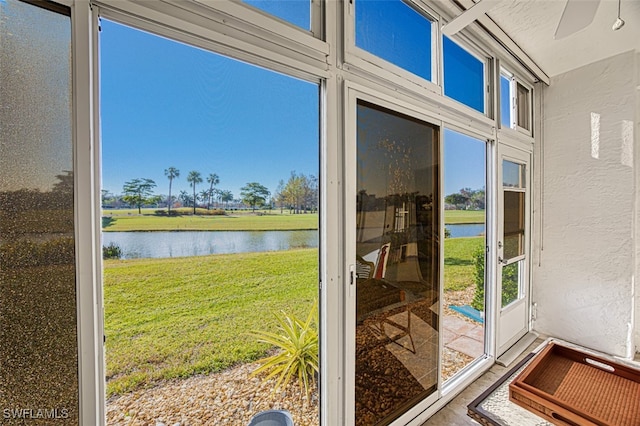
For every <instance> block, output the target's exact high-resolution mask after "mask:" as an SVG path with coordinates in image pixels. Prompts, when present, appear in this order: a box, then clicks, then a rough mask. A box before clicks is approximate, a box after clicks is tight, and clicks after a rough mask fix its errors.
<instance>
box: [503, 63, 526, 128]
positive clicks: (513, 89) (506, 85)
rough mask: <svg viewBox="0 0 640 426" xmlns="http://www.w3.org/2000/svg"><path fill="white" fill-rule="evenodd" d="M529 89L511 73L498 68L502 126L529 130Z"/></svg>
mask: <svg viewBox="0 0 640 426" xmlns="http://www.w3.org/2000/svg"><path fill="white" fill-rule="evenodd" d="M531 100H532V97H531V89H530V88H528V87H527V86H525V85H524V83H523V82H521V81H520V80H519V79H518V78H517V77H515V76H514V75H513V74H512V73H510V72H509V71H507V70H505V69H504V68H503V69H501V70H500V123H501V124H502V127H503V128H510V129H518V130H522V131H524V132H525V133H530V132H531Z"/></svg>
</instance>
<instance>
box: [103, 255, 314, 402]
mask: <svg viewBox="0 0 640 426" xmlns="http://www.w3.org/2000/svg"><path fill="white" fill-rule="evenodd" d="M317 271H318V251H317V249H301V250H290V251H281V252H266V253H243V254H231V255H215V256H203V257H198V258H197V261H196V260H195V259H194V258H188V257H187V258H171V259H138V260H128V261H106V262H105V268H104V300H105V334H106V336H107V341H106V362H107V380H108V383H107V395H109V396H111V395H114V394H122V393H126V392H129V391H131V390H133V389H136V388H140V387H146V386H150V385H152V384H153V383H154V382H157V381H158V380H162V379H171V378H179V377H188V376H192V375H194V374H199V373H200V374H206V373H210V372H215V371H219V370H222V369H225V368H227V367H230V366H232V365H234V364H237V363H242V362H251V361H254V360H256V359H258V358H260V357H262V356H264V355H265V351H266V350H267V349H268V345H265V344H261V343H259V342H257V341H256V339H255V337H253V336H251V335H250V334H249V332H250V331H252V330H267V331H275V329H276V320H275V317H274V316H273V315H272V312H278V311H280V310H284V311H285V312H287V313H290V314H294V315H296V316H299V317H302V318H304V317H306V315H307V314H308V310H309V309H311V307H312V306H313V303H314V300H316V299H317V293H318V289H317V282H318V278H317Z"/></svg>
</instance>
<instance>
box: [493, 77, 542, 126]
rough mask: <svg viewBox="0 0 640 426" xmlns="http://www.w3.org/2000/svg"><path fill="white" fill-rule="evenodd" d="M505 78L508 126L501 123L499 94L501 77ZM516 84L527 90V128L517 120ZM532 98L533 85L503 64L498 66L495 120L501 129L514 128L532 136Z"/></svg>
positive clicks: (500, 94)
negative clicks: (507, 93)
mask: <svg viewBox="0 0 640 426" xmlns="http://www.w3.org/2000/svg"><path fill="white" fill-rule="evenodd" d="M503 77H504V78H506V79H508V80H509V121H510V125H509V127H505V126H504V124H503V123H502V110H501V105H500V102H501V96H502V84H500V83H501V79H502V78H503ZM518 86H521V87H523V88H524V89H525V90H526V91H527V100H526V103H527V111H526V116H527V121H528V123H529V128H526V127H523V126H521V125H520V123H519V120H518V114H519V113H520V110H519V105H518V101H519V95H518ZM533 99H534V90H533V86H532V85H531V84H529V83H528V82H527V81H526V80H524V79H523V78H521V77H520V76H519V75H518V74H516V73H515V72H513V71H511V69H509V68H506V67H504V66H500V68H499V73H498V111H499V113H498V119H497V122H498V124H499V126H500V129H501V130H505V129H509V130H515V131H517V132H519V133H521V134H523V135H526V136H531V137H532V136H533V126H534V121H533V120H534V115H533V104H534V102H533Z"/></svg>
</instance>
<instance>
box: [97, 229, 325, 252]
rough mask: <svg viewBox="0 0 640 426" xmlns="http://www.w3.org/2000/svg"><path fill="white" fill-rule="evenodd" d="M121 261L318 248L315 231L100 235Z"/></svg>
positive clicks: (114, 233)
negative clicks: (117, 250)
mask: <svg viewBox="0 0 640 426" xmlns="http://www.w3.org/2000/svg"><path fill="white" fill-rule="evenodd" d="M111 243H113V244H117V245H118V246H119V247H120V249H121V250H122V254H123V256H122V258H123V259H138V258H147V257H155V258H162V257H188V256H203V255H207V254H222V253H244V252H259V251H278V250H289V249H294V248H306V247H318V231H193V232H103V233H102V245H104V246H107V245H109V244H111Z"/></svg>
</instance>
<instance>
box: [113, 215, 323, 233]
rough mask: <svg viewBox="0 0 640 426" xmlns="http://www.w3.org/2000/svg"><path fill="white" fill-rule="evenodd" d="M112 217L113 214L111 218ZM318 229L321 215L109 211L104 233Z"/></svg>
mask: <svg viewBox="0 0 640 426" xmlns="http://www.w3.org/2000/svg"><path fill="white" fill-rule="evenodd" d="M109 213H113V214H112V215H110V214H109ZM307 229H309V230H313V229H318V214H317V213H307V214H275V213H274V214H260V215H255V214H229V215H218V216H206V215H202V216H200V215H196V216H190V215H189V216H186V215H185V216H176V217H168V216H156V215H153V214H144V213H143V214H142V215H138V214H137V211H136V213H133V212H130V213H128V214H123V211H122V210H114V211H111V210H105V211H104V212H103V216H102V230H103V231H105V232H111V231H285V230H287V231H288V230H307Z"/></svg>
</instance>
